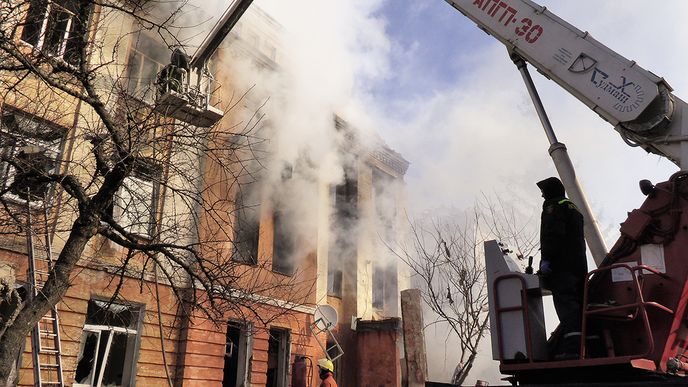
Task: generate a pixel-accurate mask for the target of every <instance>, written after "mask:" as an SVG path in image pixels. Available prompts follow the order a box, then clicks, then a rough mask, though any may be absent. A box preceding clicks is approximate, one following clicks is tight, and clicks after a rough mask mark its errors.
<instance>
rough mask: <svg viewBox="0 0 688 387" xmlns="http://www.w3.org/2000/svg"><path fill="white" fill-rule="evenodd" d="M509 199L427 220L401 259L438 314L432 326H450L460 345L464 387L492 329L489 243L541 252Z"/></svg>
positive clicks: (414, 230)
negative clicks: (487, 260) (486, 258)
mask: <svg viewBox="0 0 688 387" xmlns="http://www.w3.org/2000/svg"><path fill="white" fill-rule="evenodd" d="M519 219H523V218H522V217H520V216H519V215H518V213H517V211H516V210H515V209H514V208H512V207H510V206H508V205H506V204H505V202H504V201H503V200H499V199H491V198H489V197H488V196H486V195H483V198H482V200H481V201H480V202H479V203H477V204H476V205H475V206H474V207H473V208H472V209H471V210H469V211H467V212H466V213H464V214H462V215H461V216H460V217H457V218H448V217H446V216H445V217H443V218H433V219H421V220H418V221H415V222H412V223H411V226H410V238H409V239H410V241H409V242H408V243H407V244H405V245H400V246H398V248H393V250H394V252H395V254H396V255H397V256H398V257H399V258H400V259H401V260H402V261H403V262H405V263H406V264H407V265H408V266H409V268H410V269H411V275H412V283H414V282H415V284H416V285H417V286H419V287H420V289H421V295H422V298H423V301H424V303H425V304H426V305H427V306H428V307H429V308H430V309H431V310H432V312H433V313H434V315H435V318H434V321H433V322H431V323H430V324H446V326H448V328H449V333H448V334H449V335H452V336H455V337H456V338H457V339H458V341H459V364H458V366H457V368H456V372H455V376H454V380H452V382H453V383H455V384H458V385H461V384H462V383H463V382H464V380H465V379H466V377H467V376H468V373H469V372H470V370H471V368H472V367H473V363H474V361H475V358H476V356H477V354H478V346H479V344H480V341H481V339H482V338H483V337H484V335H485V331H486V329H487V327H488V321H489V315H488V311H489V308H488V301H487V298H488V297H487V286H486V279H485V264H484V253H483V242H484V241H486V240H489V239H498V240H501V241H503V242H505V243H506V244H508V245H510V246H513V247H514V248H515V251H516V253H517V256H519V257H522V258H525V257H528V256H530V255H532V254H533V253H535V251H536V249H537V247H538V240H537V231H536V230H533V228H532V226H531V225H530V224H529V221H528V219H527V217H526V218H525V219H526V221H523V222H519Z"/></svg>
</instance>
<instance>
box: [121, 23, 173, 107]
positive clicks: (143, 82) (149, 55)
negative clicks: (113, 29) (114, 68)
mask: <svg viewBox="0 0 688 387" xmlns="http://www.w3.org/2000/svg"><path fill="white" fill-rule="evenodd" d="M169 61H170V50H169V48H167V47H166V46H165V45H163V44H162V43H161V42H160V41H159V40H156V39H155V38H154V37H152V36H150V35H148V34H146V33H143V32H142V33H139V34H138V35H136V36H135V38H134V43H133V44H132V46H131V49H130V50H129V59H128V61H127V74H126V80H127V85H126V87H127V92H128V93H129V95H131V96H132V97H135V98H137V99H140V100H141V101H144V102H147V103H153V102H154V101H155V95H156V87H155V82H156V79H157V77H158V73H159V72H160V71H161V70H162V69H163V67H165V65H167V64H168V62H169Z"/></svg>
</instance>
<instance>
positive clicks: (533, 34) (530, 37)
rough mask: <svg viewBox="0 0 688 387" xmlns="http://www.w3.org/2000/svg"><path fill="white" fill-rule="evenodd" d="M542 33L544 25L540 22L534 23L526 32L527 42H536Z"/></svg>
mask: <svg viewBox="0 0 688 387" xmlns="http://www.w3.org/2000/svg"><path fill="white" fill-rule="evenodd" d="M540 35H542V27H540V25H539V24H536V25H534V26H533V27H532V28H531V29H530V31H528V33H527V34H526V42H528V43H535V41H536V40H538V39H539V38H540Z"/></svg>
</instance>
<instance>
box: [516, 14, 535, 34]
mask: <svg viewBox="0 0 688 387" xmlns="http://www.w3.org/2000/svg"><path fill="white" fill-rule="evenodd" d="M532 26H533V21H532V20H530V19H528V18H527V17H526V18H523V19H521V26H520V27H518V28H516V35H518V36H523V35H525V34H526V33H528V31H529V30H530V28H531V27H532Z"/></svg>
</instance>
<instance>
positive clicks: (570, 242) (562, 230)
mask: <svg viewBox="0 0 688 387" xmlns="http://www.w3.org/2000/svg"><path fill="white" fill-rule="evenodd" d="M537 186H538V187H539V188H540V190H541V191H542V196H543V198H544V199H545V202H544V203H543V204H542V218H541V223H540V249H541V261H540V272H541V274H542V275H543V277H544V280H545V284H546V286H547V287H549V289H550V290H551V291H552V298H553V299H554V308H555V309H556V311H557V316H558V317H559V322H560V325H559V330H560V332H561V336H560V338H563V340H560V342H561V343H562V345H561V346H559V348H558V349H557V352H559V354H560V355H563V356H567V355H576V354H578V352H579V346H580V331H581V318H582V307H581V304H582V301H583V285H584V281H585V275H586V274H587V272H588V265H587V260H586V255H585V239H584V236H583V215H581V213H580V212H579V211H578V208H576V206H575V205H574V204H573V203H572V202H571V201H570V200H569V199H567V198H566V197H565V196H564V195H565V192H564V186H563V185H562V184H561V181H559V179H557V178H556V177H550V178H548V179H545V180H543V181H540V182H538V183H537ZM572 333H573V334H572Z"/></svg>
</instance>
